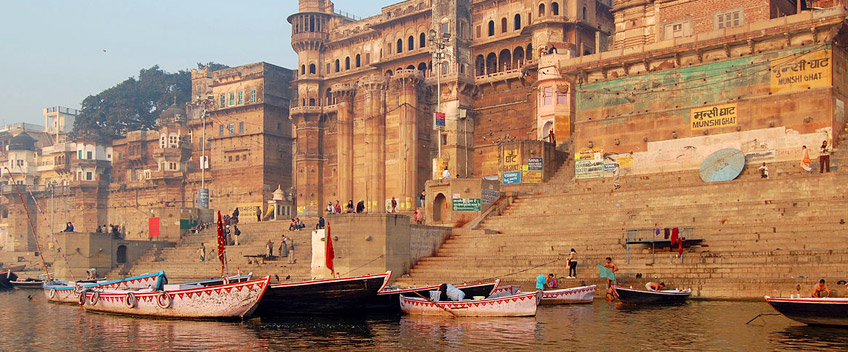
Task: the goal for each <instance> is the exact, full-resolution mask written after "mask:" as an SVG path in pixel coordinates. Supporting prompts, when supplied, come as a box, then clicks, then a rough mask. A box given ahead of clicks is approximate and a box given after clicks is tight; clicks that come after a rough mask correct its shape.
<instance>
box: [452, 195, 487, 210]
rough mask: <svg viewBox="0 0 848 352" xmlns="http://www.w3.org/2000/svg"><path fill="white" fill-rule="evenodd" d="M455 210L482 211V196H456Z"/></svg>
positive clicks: (454, 201)
mask: <svg viewBox="0 0 848 352" xmlns="http://www.w3.org/2000/svg"><path fill="white" fill-rule="evenodd" d="M453 211H480V198H454V199H453Z"/></svg>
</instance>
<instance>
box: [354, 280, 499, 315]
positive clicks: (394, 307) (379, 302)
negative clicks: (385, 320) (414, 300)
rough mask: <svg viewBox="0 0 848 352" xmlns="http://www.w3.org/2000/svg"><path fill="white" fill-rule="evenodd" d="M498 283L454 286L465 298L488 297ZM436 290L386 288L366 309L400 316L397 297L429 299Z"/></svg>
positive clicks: (431, 287)
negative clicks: (430, 294) (431, 292)
mask: <svg viewBox="0 0 848 352" xmlns="http://www.w3.org/2000/svg"><path fill="white" fill-rule="evenodd" d="M500 282H501V280H500V279H497V280H495V281H493V282H478V283H476V284H467V283H463V284H462V285H456V288H457V289H458V290H460V291H462V292H463V293H465V297H474V296H483V297H489V295H491V294H493V293H495V291H496V290H497V289H498V285H500ZM438 289H439V285H432V286H422V287H407V288H388V287H386V288H383V289H382V290H380V292H377V296H375V297H373V298H372V299H370V300H369V301H368V303H367V304H366V309H367V311H369V312H383V313H396V314H400V313H402V312H401V311H400V305H399V303H400V300H399V298H398V297H400V296H406V297H429V292H430V291H436V290H438Z"/></svg>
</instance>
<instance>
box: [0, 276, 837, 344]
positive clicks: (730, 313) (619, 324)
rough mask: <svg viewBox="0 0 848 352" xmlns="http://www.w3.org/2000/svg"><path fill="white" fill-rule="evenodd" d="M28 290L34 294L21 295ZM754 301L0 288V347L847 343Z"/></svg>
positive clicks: (833, 332)
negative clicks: (167, 308)
mask: <svg viewBox="0 0 848 352" xmlns="http://www.w3.org/2000/svg"><path fill="white" fill-rule="evenodd" d="M28 295H32V296H33V297H35V300H34V301H31V300H29V299H28V298H27V296H28ZM773 312H774V311H772V310H771V308H770V307H769V306H768V305H767V304H766V303H764V302H725V301H691V302H689V303H687V304H685V305H682V306H671V307H623V306H620V305H616V304H612V303H608V302H606V301H599V300H596V301H595V303H594V304H590V305H580V306H542V307H539V312H538V315H537V316H536V317H535V318H496V319H481V318H459V319H452V318H422V317H406V316H404V317H379V316H375V317H357V318H311V317H301V318H284V319H275V320H273V321H270V320H260V319H252V320H249V321H246V322H216V321H176V320H162V319H143V318H131V317H123V316H113V315H104V314H94V313H86V312H84V311H83V310H82V309H81V308H80V307H77V306H74V305H58V304H49V303H47V301H46V299H45V298H44V295H43V293H42V292H41V291H22V290H17V291H6V292H0V351H63V352H68V351H71V352H80V351H106V350H109V351H206V350H215V351H288V350H303V349H313V350H334V351H342V350H367V351H387V350H400V351H410V350H414V351H468V350H475V351H477V350H488V349H510V350H520V351H524V350H536V351H549V350H557V349H559V350H563V351H564V350H572V351H573V350H586V351H654V350H671V351H783V350H804V351H816V350H822V351H823V350H828V351H833V350H842V351H845V350H848V329H841V328H825V327H808V326H805V325H803V324H800V323H795V322H793V321H791V320H789V319H786V318H784V317H782V316H765V317H763V318H761V319H758V320H756V321H755V322H754V323H752V324H751V325H746V324H745V323H746V322H747V321H748V320H750V319H751V318H753V317H754V316H756V315H757V314H759V313H773Z"/></svg>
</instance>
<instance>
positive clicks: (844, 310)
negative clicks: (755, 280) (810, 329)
mask: <svg viewBox="0 0 848 352" xmlns="http://www.w3.org/2000/svg"><path fill="white" fill-rule="evenodd" d="M765 299H766V302H768V304H769V305H770V306H771V307H772V308H774V310H776V311H777V312H778V313H780V314H783V315H784V316H785V317H787V318H789V319H792V320H795V321H797V322H801V323H804V324H808V325H830V326H848V298H779V297H769V296H765Z"/></svg>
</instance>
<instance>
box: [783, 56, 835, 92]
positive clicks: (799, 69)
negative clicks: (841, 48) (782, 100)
mask: <svg viewBox="0 0 848 352" xmlns="http://www.w3.org/2000/svg"><path fill="white" fill-rule="evenodd" d="M832 57H833V55H832V52H831V51H830V50H819V51H813V52H810V53H806V54H795V55H790V56H784V57H779V58H775V59H771V60H769V64H770V66H771V72H770V76H771V92H772V94H775V93H782V92H792V91H796V90H806V89H813V88H822V87H830V86H831V85H832V82H833V74H832V72H833V68H832V67H833V65H832V64H831V62H832Z"/></svg>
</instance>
